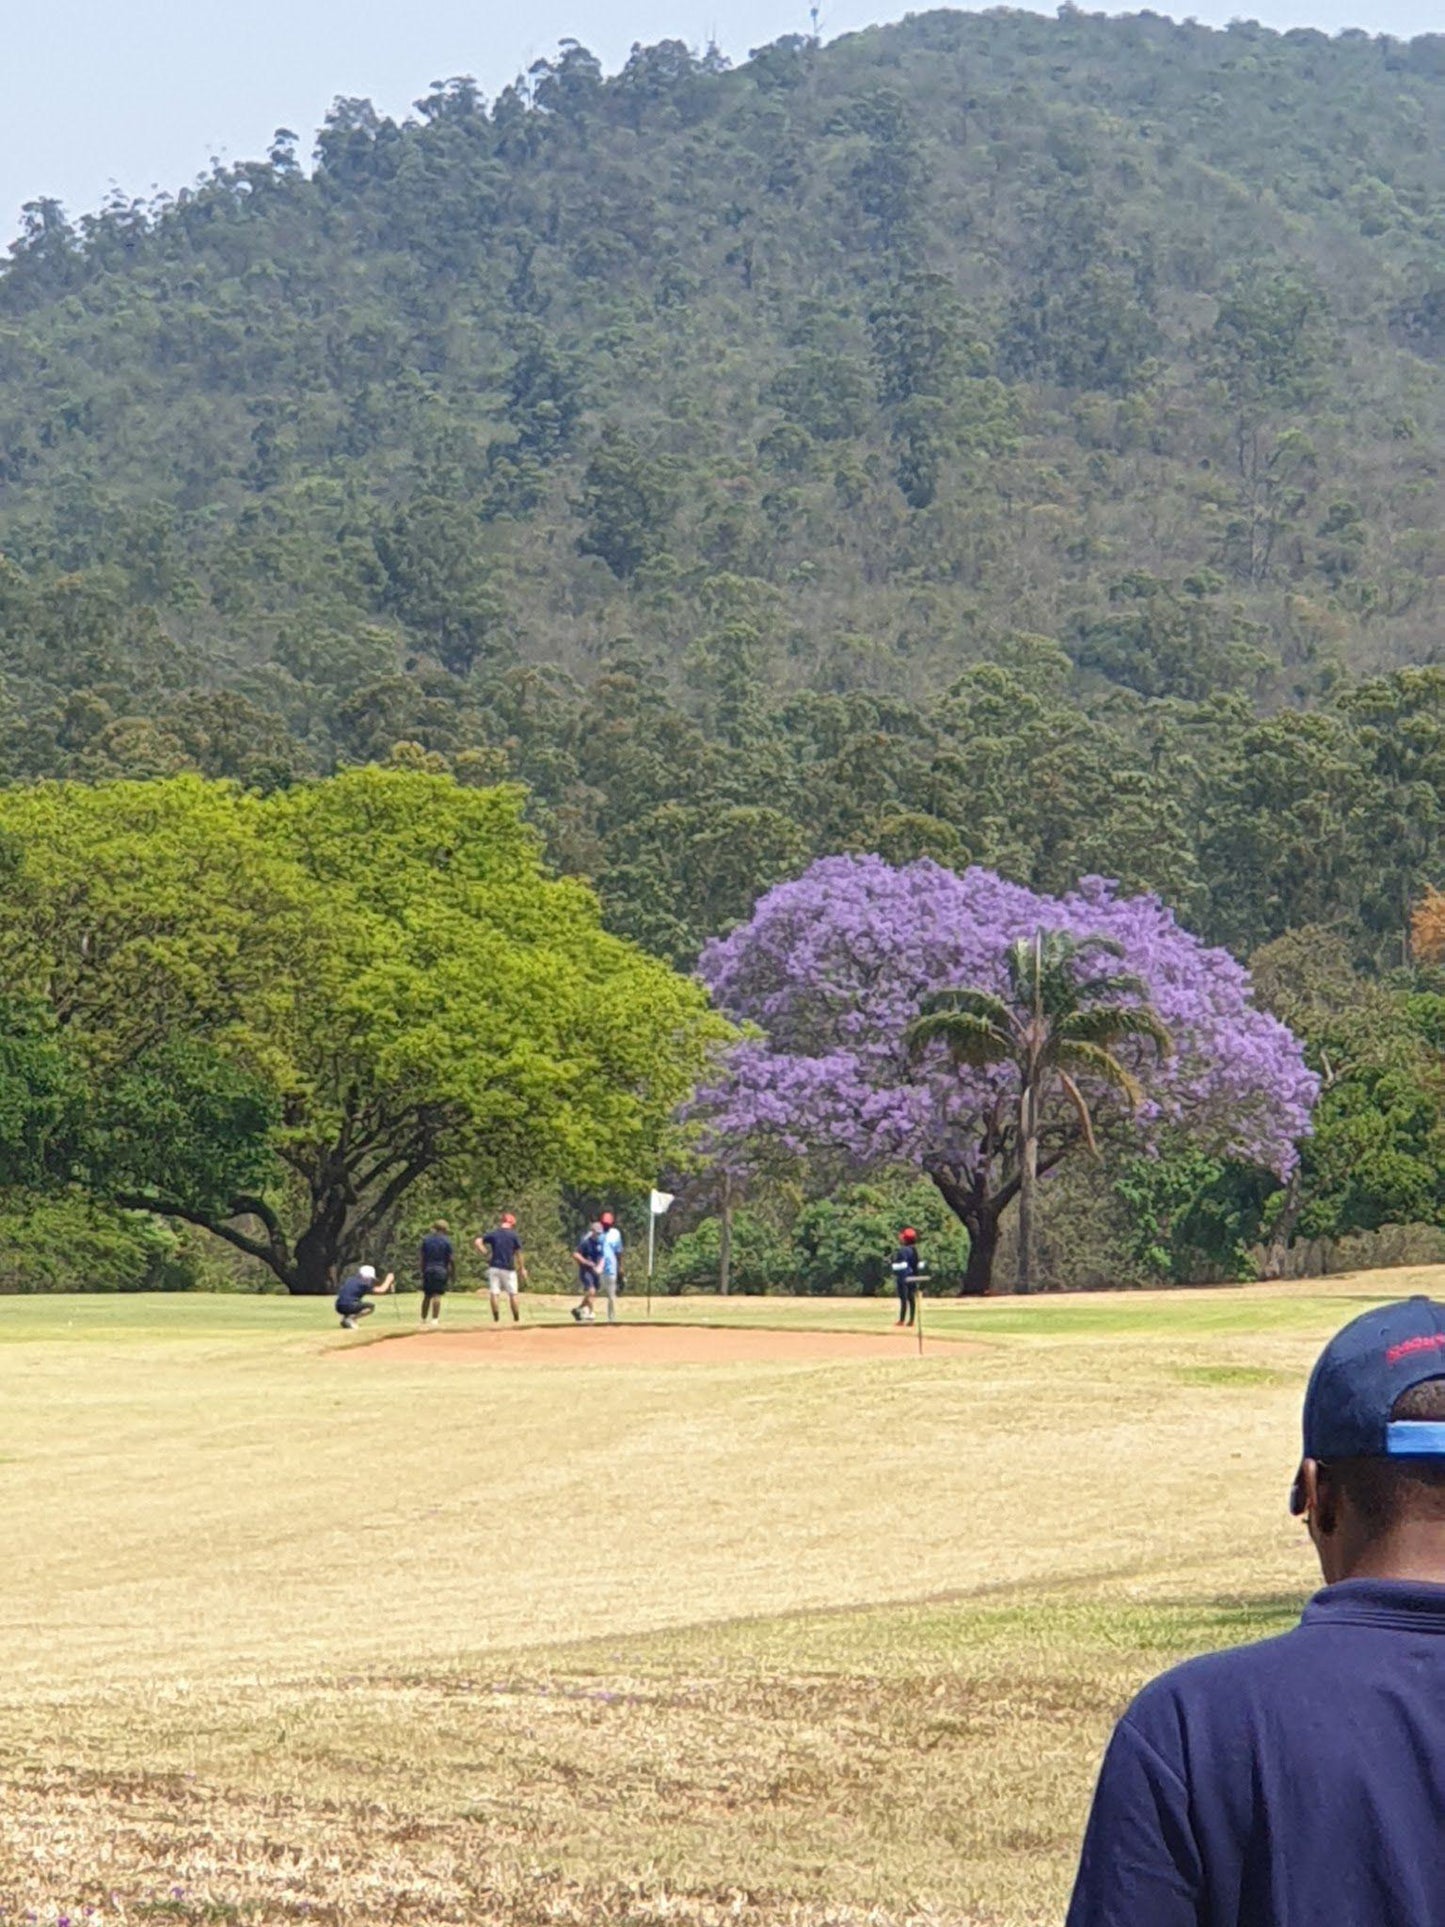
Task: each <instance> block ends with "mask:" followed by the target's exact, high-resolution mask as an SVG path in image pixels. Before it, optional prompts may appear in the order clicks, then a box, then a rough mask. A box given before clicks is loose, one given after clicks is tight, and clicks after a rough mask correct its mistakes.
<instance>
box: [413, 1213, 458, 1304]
mask: <svg viewBox="0 0 1445 1927" xmlns="http://www.w3.org/2000/svg"><path fill="white" fill-rule="evenodd" d="M455 1276H456V1255H455V1253H454V1252H453V1251H452V1241H451V1238H450V1237H449V1236H448V1227H447V1222H446V1220H445V1218H438V1219H437V1221H436V1223H435V1224H434V1225H433V1226H432V1228H431V1230H430V1231H429V1232H428V1233H427V1234H426V1236H425V1237H424V1238H423V1239H422V1241H421V1322H422V1324H423V1326H425V1325H427V1324H428V1323H430V1324H433V1325H439V1324H440V1323H441V1318H442V1298H443V1296H444V1295H445V1293H446V1290H447V1287H448V1286H449V1285H450V1284H451V1282H452V1279H453V1278H454V1277H455Z"/></svg>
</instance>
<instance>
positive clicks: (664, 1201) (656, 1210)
mask: <svg viewBox="0 0 1445 1927" xmlns="http://www.w3.org/2000/svg"><path fill="white" fill-rule="evenodd" d="M674 1196H675V1193H674V1192H671V1191H654V1192H653V1194H652V1215H653V1217H654V1218H660V1217H661V1216H662V1214H663V1212H664V1211H666V1209H667V1207H668V1206H669V1205H670V1204H671V1203H672V1200H673V1197H674Z"/></svg>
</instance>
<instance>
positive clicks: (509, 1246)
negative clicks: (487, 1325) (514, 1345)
mask: <svg viewBox="0 0 1445 1927" xmlns="http://www.w3.org/2000/svg"><path fill="white" fill-rule="evenodd" d="M473 1243H474V1244H475V1245H476V1248H477V1250H478V1251H485V1252H486V1254H487V1291H488V1292H489V1294H490V1296H491V1300H492V1321H493V1323H494V1324H495V1323H497V1322H499V1321H500V1319H501V1316H502V1298H503V1295H504V1294H505V1296H506V1299H507V1302H508V1303H509V1304H510V1305H511V1307H512V1322H513V1324H520V1323H521V1321H522V1313H521V1308H520V1307H519V1305H518V1304H517V1291H518V1273H520V1274H521V1276H522V1277H523V1278H525V1277H526V1275H527V1267H526V1266H525V1265H524V1264H523V1263H522V1240H521V1239H520V1237H518V1235H517V1220H516V1218H515V1217H514V1216H513V1215H512V1213H511V1212H510V1211H504V1212H503V1213H502V1220H501V1223H500V1224H499V1225H498V1226H497V1228H496V1230H495V1231H484V1232H483V1233H482V1235H481V1237H480V1238H476V1239H474V1240H473Z"/></svg>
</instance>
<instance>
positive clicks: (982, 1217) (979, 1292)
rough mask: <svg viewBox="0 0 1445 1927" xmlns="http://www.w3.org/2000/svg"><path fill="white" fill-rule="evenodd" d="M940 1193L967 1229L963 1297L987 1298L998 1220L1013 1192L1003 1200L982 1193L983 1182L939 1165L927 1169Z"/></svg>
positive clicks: (991, 1280)
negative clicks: (966, 1260)
mask: <svg viewBox="0 0 1445 1927" xmlns="http://www.w3.org/2000/svg"><path fill="white" fill-rule="evenodd" d="M928 1175H929V1177H930V1178H931V1179H932V1181H933V1183H934V1184H935V1185H936V1186H937V1188H938V1193H939V1196H940V1197H941V1198H942V1199H943V1202H944V1203H945V1204H946V1205H947V1206H948V1208H949V1210H950V1211H951V1212H952V1213H953V1215H954V1217H955V1218H957V1219H958V1222H959V1223H960V1224H961V1225H962V1226H963V1228H964V1230H965V1231H966V1232H967V1233H968V1263H967V1265H966V1266H965V1267H964V1273H963V1283H962V1285H961V1286H960V1287H959V1296H960V1297H962V1298H986V1297H987V1296H988V1294H989V1293H990V1292H991V1291H992V1290H993V1261H994V1259H995V1257H997V1255H998V1221H999V1217H1000V1215H1001V1214H1002V1211H1003V1207H1004V1204H1006V1203H1007V1202H1008V1199H1009V1198H1011V1197H1012V1196H1013V1192H1012V1190H1011V1189H1010V1190H1009V1191H1008V1192H1007V1194H1006V1196H1005V1198H1004V1200H1003V1203H999V1202H997V1201H996V1200H995V1199H992V1198H989V1197H987V1196H986V1195H985V1188H984V1183H983V1181H982V1180H981V1179H979V1178H977V1177H975V1178H972V1179H969V1178H965V1177H964V1175H963V1173H962V1172H961V1171H958V1170H956V1169H953V1168H950V1167H947V1166H941V1167H939V1168H938V1169H934V1170H930V1171H929V1173H928Z"/></svg>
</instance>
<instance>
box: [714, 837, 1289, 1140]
mask: <svg viewBox="0 0 1445 1927" xmlns="http://www.w3.org/2000/svg"><path fill="white" fill-rule="evenodd" d="M1038 930H1063V931H1068V932H1070V933H1071V934H1072V935H1073V936H1075V937H1077V938H1079V939H1083V938H1085V937H1091V936H1105V937H1112V938H1114V939H1115V940H1116V941H1117V942H1118V943H1120V944H1121V945H1122V946H1123V950H1124V962H1123V964H1122V965H1121V964H1120V963H1118V962H1117V961H1115V960H1114V959H1111V958H1108V957H1104V958H1100V959H1098V960H1097V961H1095V962H1093V963H1092V964H1091V965H1090V966H1089V967H1090V968H1092V969H1097V970H1100V971H1116V970H1119V969H1121V968H1122V969H1125V970H1129V971H1132V972H1133V973H1134V974H1135V975H1137V976H1138V977H1139V978H1140V979H1142V981H1143V983H1144V984H1145V986H1146V988H1147V991H1148V997H1149V1001H1150V1003H1151V1004H1152V1005H1153V1006H1154V1008H1155V1009H1156V1010H1157V1011H1158V1013H1159V1015H1160V1016H1161V1017H1162V1018H1163V1020H1164V1022H1165V1024H1166V1025H1167V1026H1168V1028H1169V1031H1170V1033H1171V1034H1172V1036H1173V1039H1174V1044H1175V1049H1174V1052H1173V1054H1172V1055H1171V1056H1169V1057H1168V1058H1166V1059H1164V1060H1163V1061H1159V1060H1157V1059H1156V1057H1155V1056H1154V1054H1153V1052H1152V1049H1151V1047H1149V1046H1147V1045H1141V1046H1140V1047H1139V1048H1138V1049H1137V1051H1136V1053H1135V1055H1134V1057H1133V1060H1132V1061H1133V1068H1134V1069H1135V1071H1136V1073H1137V1074H1138V1075H1139V1077H1140V1079H1141V1081H1142V1082H1143V1084H1144V1086H1145V1091H1146V1098H1145V1102H1144V1104H1143V1105H1142V1106H1141V1108H1140V1110H1139V1112H1138V1114H1137V1116H1136V1119H1135V1123H1136V1126H1137V1128H1138V1131H1139V1134H1140V1140H1141V1142H1142V1143H1143V1144H1146V1145H1147V1144H1149V1143H1152V1142H1154V1141H1156V1140H1157V1137H1158V1134H1159V1131H1160V1130H1161V1129H1162V1128H1163V1127H1165V1126H1178V1127H1180V1128H1182V1129H1185V1130H1187V1131H1188V1132H1189V1133H1190V1134H1191V1136H1192V1137H1194V1138H1195V1140H1196V1141H1198V1142H1200V1143H1201V1145H1202V1146H1203V1147H1204V1148H1206V1149H1209V1150H1211V1151H1213V1152H1215V1153H1217V1154H1218V1155H1221V1156H1228V1157H1234V1158H1240V1159H1243V1160H1246V1161H1248V1162H1250V1163H1255V1164H1260V1165H1263V1166H1266V1167H1268V1168H1269V1169H1271V1170H1273V1171H1275V1172H1277V1173H1278V1174H1279V1175H1280V1176H1281V1177H1284V1176H1287V1175H1288V1173H1289V1171H1290V1170H1291V1169H1292V1168H1293V1166H1294V1163H1295V1160H1296V1157H1297V1152H1296V1149H1295V1146H1296V1142H1297V1140H1298V1139H1299V1138H1301V1137H1303V1136H1304V1135H1305V1134H1306V1133H1307V1132H1308V1130H1309V1120H1310V1112H1311V1110H1312V1108H1313V1105H1314V1101H1315V1097H1316V1095H1317V1093H1318V1080H1317V1079H1316V1077H1315V1076H1314V1074H1313V1073H1312V1072H1311V1071H1309V1070H1307V1069H1306V1067H1305V1063H1304V1055H1303V1052H1302V1049H1301V1047H1300V1045H1299V1043H1298V1041H1297V1040H1296V1039H1295V1037H1294V1036H1293V1035H1292V1034H1291V1032H1290V1031H1289V1030H1288V1029H1287V1028H1286V1027H1285V1026H1284V1025H1283V1024H1282V1023H1280V1022H1279V1021H1278V1019H1277V1018H1274V1017H1271V1016H1269V1015H1268V1013H1266V1012H1264V1011H1261V1010H1257V1009H1256V1008H1255V1006H1254V1004H1253V1003H1252V1001H1251V997H1250V982H1249V973H1248V971H1247V970H1245V968H1244V967H1243V965H1242V964H1240V963H1238V962H1237V961H1236V960H1235V958H1233V957H1232V956H1230V954H1229V953H1228V951H1225V950H1218V949H1211V948H1209V947H1208V946H1207V945H1205V944H1203V943H1201V942H1200V940H1199V939H1198V938H1197V937H1195V936H1193V935H1191V933H1190V932H1189V931H1187V930H1184V929H1181V927H1180V926H1179V924H1178V923H1177V922H1176V921H1175V919H1174V915H1173V913H1172V912H1171V911H1170V910H1168V909H1166V908H1165V907H1164V905H1163V904H1162V903H1160V901H1159V900H1158V898H1157V897H1153V896H1136V897H1126V896H1122V895H1121V894H1120V893H1119V888H1118V886H1117V885H1116V884H1114V883H1110V882H1108V881H1106V880H1105V879H1103V878H1101V877H1086V878H1084V879H1083V881H1082V882H1081V883H1080V884H1079V885H1078V887H1077V889H1075V890H1073V891H1071V892H1070V893H1069V894H1068V895H1067V896H1061V897H1051V896H1044V895H1041V894H1039V893H1038V892H1036V891H1033V890H1029V889H1026V888H1024V887H1023V886H1022V885H1020V884H1016V883H1007V882H1005V881H1004V879H1003V878H1002V877H999V876H996V875H995V874H994V873H993V872H992V871H991V870H981V869H972V870H968V871H965V872H964V873H963V874H962V875H958V874H956V873H955V872H954V871H951V870H945V869H942V868H941V867H940V866H939V865H938V864H936V863H932V862H930V861H928V860H926V859H925V860H924V861H922V862H918V863H910V864H908V865H907V866H906V867H904V868H902V869H895V868H894V867H893V866H892V865H890V864H888V863H885V862H884V861H883V860H882V858H881V857H876V856H836V857H825V858H823V859H822V860H821V861H819V862H817V863H814V864H813V865H812V866H811V868H810V869H808V870H807V871H806V872H805V873H804V875H802V876H801V877H798V878H797V879H796V880H794V881H793V882H790V883H782V884H779V885H778V886H777V887H776V888H775V889H773V890H770V891H769V892H768V893H767V895H766V896H764V897H762V898H761V899H760V900H759V902H758V904H757V906H756V908H755V909H754V911H753V915H752V917H751V918H750V919H749V921H748V922H747V923H745V924H743V925H741V926H740V927H739V928H738V929H736V930H734V931H733V932H732V934H731V935H730V936H727V937H724V938H721V939H719V940H717V941H716V942H714V943H711V944H709V945H708V947H707V949H706V950H705V951H704V952H703V955H702V960H701V963H700V966H699V968H700V971H701V975H702V977H703V979H704V981H705V982H706V984H707V985H708V987H709V989H710V990H711V991H712V994H713V996H714V998H715V999H716V1001H717V1003H718V1004H719V1005H720V1006H721V1008H722V1009H723V1010H724V1011H725V1012H726V1013H727V1014H728V1016H729V1017H731V1018H733V1019H735V1020H736V1021H738V1022H740V1023H744V1024H748V1025H750V1026H753V1027H755V1029H756V1030H757V1031H758V1032H761V1036H760V1037H753V1038H750V1039H749V1040H748V1041H745V1042H743V1043H741V1044H739V1045H736V1046H735V1047H734V1048H733V1050H732V1051H731V1052H730V1053H729V1055H728V1058H727V1060H726V1066H725V1072H724V1074H723V1076H722V1077H721V1078H720V1079H719V1080H718V1081H717V1082H716V1083H715V1084H714V1085H713V1086H711V1087H710V1088H709V1089H707V1090H706V1091H704V1092H703V1093H701V1095H700V1098H699V1104H698V1110H699V1113H700V1114H701V1116H702V1117H703V1118H704V1119H705V1120H706V1123H707V1127H708V1135H709V1138H710V1140H711V1141H712V1143H713V1145H714V1147H715V1148H716V1149H717V1150H718V1151H719V1152H721V1153H723V1154H725V1155H733V1156H736V1154H737V1153H738V1151H739V1150H740V1149H742V1147H745V1146H749V1145H750V1146H753V1147H754V1148H757V1149H761V1148H763V1147H765V1146H766V1147H768V1148H773V1149H778V1150H782V1151H785V1152H788V1153H791V1154H794V1155H800V1154H802V1153H804V1152H806V1151H809V1150H830V1151H834V1152H837V1153H839V1154H841V1155H843V1156H845V1157H847V1158H849V1159H850V1160H853V1161H856V1162H857V1163H859V1164H876V1163H882V1162H894V1161H908V1162H916V1163H925V1162H928V1161H930V1160H933V1159H947V1160H949V1161H950V1162H955V1161H956V1162H959V1163H961V1164H962V1165H964V1166H965V1168H967V1167H968V1166H969V1163H970V1160H971V1158H972V1156H973V1153H974V1145H975V1143H976V1140H977V1136H978V1132H979V1126H980V1121H981V1119H982V1118H983V1116H984V1115H985V1113H986V1112H987V1111H988V1110H989V1109H991V1108H992V1106H993V1104H994V1102H995V1100H996V1098H997V1096H998V1094H999V1093H1000V1091H1004V1090H1008V1089H1010V1088H1012V1074H1011V1073H1010V1072H1009V1071H1006V1070H990V1071H966V1072H964V1073H961V1074H960V1073H959V1072H957V1071H956V1070H954V1069H953V1067H952V1066H951V1065H949V1064H948V1063H947V1061H946V1059H944V1058H943V1057H942V1056H941V1054H940V1055H939V1056H938V1057H937V1058H935V1059H934V1060H933V1061H931V1062H928V1063H925V1064H924V1065H923V1066H921V1067H920V1068H918V1069H917V1070H912V1069H910V1067H909V1065H908V1062H907V1057H906V1050H905V1043H904V1037H905V1032H906V1030H907V1027H908V1025H909V1023H910V1022H911V1020H912V1019H913V1018H914V1017H916V1016H917V1015H918V1011H919V1007H920V1005H921V1003H922V1001H923V998H924V997H925V996H926V995H927V994H928V993H929V992H930V991H936V990H941V989H946V988H949V987H953V986H964V985H967V986H978V987H983V988H988V989H993V990H1000V991H1001V990H1003V989H1004V987H1005V983H1004V974H1003V954H1004V951H1005V950H1006V948H1007V946H1008V945H1009V943H1011V942H1012V941H1013V940H1014V939H1015V938H1017V937H1031V936H1032V935H1033V934H1034V933H1035V931H1038ZM1090 1095H1091V1097H1094V1098H1096V1099H1097V1100H1098V1102H1099V1104H1100V1106H1101V1108H1102V1109H1103V1110H1105V1111H1107V1110H1108V1109H1109V1107H1110V1105H1111V1103H1113V1101H1114V1100H1113V1098H1112V1096H1111V1094H1109V1093H1108V1092H1106V1091H1104V1090H1102V1089H1101V1090H1098V1091H1093V1092H1091V1093H1090Z"/></svg>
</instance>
